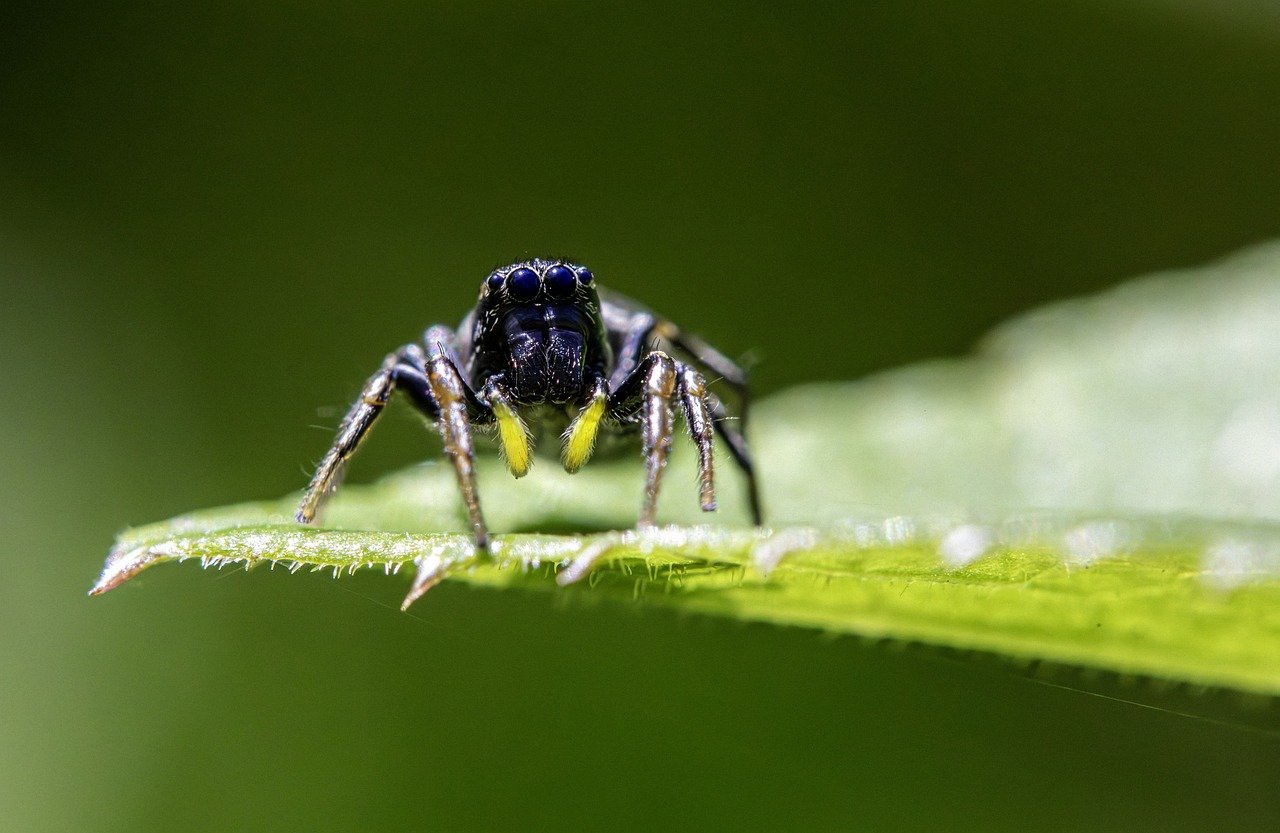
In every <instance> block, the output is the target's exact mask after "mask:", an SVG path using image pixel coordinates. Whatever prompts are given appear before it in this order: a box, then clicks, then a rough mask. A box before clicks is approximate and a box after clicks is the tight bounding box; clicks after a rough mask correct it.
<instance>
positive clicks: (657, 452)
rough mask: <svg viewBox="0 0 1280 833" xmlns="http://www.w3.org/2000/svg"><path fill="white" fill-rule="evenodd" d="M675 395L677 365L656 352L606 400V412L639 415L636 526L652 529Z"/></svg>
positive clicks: (618, 414)
mask: <svg viewBox="0 0 1280 833" xmlns="http://www.w3.org/2000/svg"><path fill="white" fill-rule="evenodd" d="M675 393H676V363H675V361H674V360H673V359H672V358H671V357H670V356H668V355H667V354H666V353H663V352H661V351H659V350H655V351H653V352H652V353H649V354H648V355H646V356H645V357H644V359H643V360H642V361H641V362H640V365H639V366H638V367H637V368H636V369H635V371H634V372H632V373H631V375H629V376H628V377H627V378H626V379H625V380H623V383H622V384H621V385H620V386H619V387H618V389H617V390H615V391H614V392H613V395H611V396H610V397H609V404H608V407H607V409H608V412H609V413H610V414H611V415H617V416H621V417H623V418H626V417H628V416H634V415H635V414H636V412H637V411H638V412H639V419H640V444H641V453H642V454H643V455H644V503H643V505H642V506H641V509H640V521H639V523H638V526H639V527H641V528H648V527H652V526H653V519H654V515H655V514H656V513H657V508H658V487H659V485H660V484H661V481H662V471H663V469H665V468H666V467H667V458H668V456H669V455H670V452H671V433H672V430H671V429H672V421H673V419H674V413H673V410H672V407H671V405H672V403H671V400H672V397H673V396H675Z"/></svg>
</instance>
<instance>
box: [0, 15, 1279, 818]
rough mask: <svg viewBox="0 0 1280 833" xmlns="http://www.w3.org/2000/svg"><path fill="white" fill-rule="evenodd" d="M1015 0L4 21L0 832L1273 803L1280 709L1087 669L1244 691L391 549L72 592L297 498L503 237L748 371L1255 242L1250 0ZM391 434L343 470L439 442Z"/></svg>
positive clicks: (805, 370) (503, 254)
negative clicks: (172, 530)
mask: <svg viewBox="0 0 1280 833" xmlns="http://www.w3.org/2000/svg"><path fill="white" fill-rule="evenodd" d="M1029 5H1030V4H1023V3H1014V2H1004V3H992V2H971V3H962V4H956V3H937V2H930V3H920V4H911V5H909V6H908V5H906V4H892V3H876V4H862V3H859V4H854V3H836V4H817V3H815V4H806V5H804V6H803V7H802V8H784V7H782V6H780V5H778V6H772V5H765V4H743V3H711V4H707V3H701V4H696V5H690V4H670V5H660V4H644V5H637V6H623V5H604V4H586V3H533V4H516V5H506V4H492V5H489V4H478V3H471V4H461V3H456V4H455V3H442V4H416V3H404V4H399V3H378V4H351V5H346V4H337V3H275V4H263V3H243V4H242V3H223V4H210V5H206V6H202V7H200V8H187V7H178V6H171V5H166V4H155V5H151V4H137V5H115V6H112V7H110V8H106V7H104V6H103V5H101V4H89V3H79V4H62V3H56V2H54V3H48V2H46V3H40V4H30V5H24V4H22V3H12V2H11V3H7V4H5V5H4V7H3V10H2V11H0V292H2V293H3V295H2V296H0V298H2V300H3V304H2V305H0V367H3V377H2V378H3V381H4V385H3V388H2V389H0V392H2V395H3V397H4V399H3V402H2V403H0V404H3V407H2V408H0V430H2V431H3V435H4V437H5V443H4V446H5V449H4V453H3V455H0V494H3V497H4V500H3V501H2V503H3V507H2V508H0V518H3V541H4V552H5V564H6V566H7V579H6V581H5V582H4V583H3V585H0V594H2V595H0V663H3V668H4V675H3V682H2V683H0V749H2V750H3V755H2V756H0V829H4V830H16V831H28V830H59V831H60V830H130V831H145V830H157V831H159V830H175V829H181V830H210V831H214V830H218V831H221V830H229V829H253V830H299V829H381V828H388V829H392V828H395V829H399V828H405V827H409V826H423V827H427V828H438V829H467V828H470V829H486V828H493V827H495V826H496V827H501V828H533V829H545V828H553V827H560V828H571V827H583V826H587V825H592V826H596V825H599V826H603V825H609V826H611V827H614V828H618V829H623V828H638V829H652V828H654V827H657V826H659V825H662V826H678V827H686V828H733V829H736V830H756V829H759V830H771V829H779V828H789V827H790V828H800V829H848V828H850V827H855V828H856V827H862V826H865V827H870V828H872V829H895V828H902V829H936V828H939V827H947V828H952V829H985V830H991V829H1010V830H1021V829H1027V828H1040V829H1071V830H1081V829H1107V828H1112V829H1152V830H1171V829H1205V828H1208V827H1210V826H1223V825H1229V826H1230V827H1231V828H1232V829H1275V828H1276V825H1277V824H1280V794H1278V793H1277V791H1276V789H1275V785H1276V783H1277V777H1278V776H1280V740H1277V739H1276V737H1274V736H1265V735H1261V734H1259V733H1257V732H1250V731H1244V730H1240V729H1238V728H1233V727H1231V726H1227V725H1223V724H1220V723H1215V722H1212V721H1209V720H1205V719H1198V718H1195V717H1186V716H1181V715H1178V714H1174V713H1171V712H1169V711H1159V710H1152V709H1144V708H1141V707H1138V706H1134V705H1130V704H1127V703H1123V702H1117V701H1115V700H1110V699H1106V698H1104V697H1096V696H1091V694H1090V693H1089V692H1095V693H1101V692H1109V693H1110V694H1117V695H1119V696H1121V697H1124V698H1127V699H1133V700H1138V701H1142V702H1153V701H1159V702H1161V703H1165V704H1169V703H1172V704H1173V707H1175V708H1177V709H1179V710H1181V711H1188V712H1193V713H1202V712H1208V711H1211V710H1216V711H1214V713H1216V714H1220V713H1221V712H1222V710H1223V709H1225V710H1226V712H1227V716H1228V718H1229V722H1231V723H1246V724H1250V723H1252V724H1257V723H1259V722H1266V721H1265V720H1263V719H1260V718H1259V715H1264V716H1265V715H1267V714H1271V715H1274V712H1275V710H1276V706H1275V704H1274V703H1257V702H1255V703H1252V704H1251V705H1249V704H1243V703H1238V702H1236V701H1235V700H1234V699H1232V698H1225V700H1224V698H1221V697H1205V696H1201V695H1197V694H1195V693H1194V692H1185V691H1176V692H1172V693H1170V692H1163V693H1161V692H1156V691H1154V690H1153V689H1152V688H1151V687H1150V686H1149V685H1146V684H1142V683H1123V682H1116V681H1109V680H1105V679H1102V680H1099V679H1093V678H1083V677H1080V676H1078V675H1074V674H1071V673H1068V672H1061V671H1059V672H1057V673H1056V674H1055V675H1054V676H1053V678H1052V681H1054V682H1056V683H1061V684H1064V685H1066V686H1067V688H1055V687H1051V686H1047V685H1043V684H1040V681H1039V680H1038V678H1033V677H1029V676H1028V675H1027V674H1025V673H1024V670H1023V669H1015V668H1010V667H1006V666H1003V665H999V664H996V663H991V662H988V661H976V662H975V661H972V660H970V659H966V658H955V657H950V656H944V655H939V654H936V653H932V652H927V651H919V650H912V651H905V652H903V651H896V650H892V649H890V648H886V647H885V646H876V645H865V644H861V643H859V642H857V641H854V640H847V639H846V640H837V641H831V640H825V639H823V638H821V637H820V636H818V635H815V634H813V633H809V632H803V631H786V630H779V629H773V628H768V627H756V626H751V627H742V626H738V625H733V624H729V623H724V622H717V621H705V620H698V619H684V618H679V617H675V616H672V615H669V614H665V613H659V612H644V611H637V610H631V609H627V608H625V607H621V606H614V605H605V606H590V607H583V606H577V605H575V606H571V607H568V608H567V609H566V608H565V607H564V605H561V604H557V601H556V598H555V597H553V596H548V595H528V596H526V595H522V594H517V593H510V594H494V593H488V592H481V591H473V590H467V589H464V588H460V587H456V586H444V587H441V588H439V589H437V590H435V591H432V594H431V595H430V597H428V599H427V600H426V601H425V602H424V603H421V604H420V605H419V606H418V607H416V608H415V609H414V610H413V612H412V614H411V615H404V614H401V613H399V612H398V611H397V610H395V607H396V604H397V603H398V600H399V598H400V596H401V594H402V592H403V591H404V589H405V586H406V582H405V579H404V578H402V577H401V578H394V579H387V578H383V577H375V576H357V577H355V578H353V579H344V580H342V581H340V582H335V581H334V580H332V579H330V578H327V577H323V578H322V577H318V576H303V575H298V576H293V577H289V576H287V575H284V574H281V573H279V572H277V573H274V574H273V573H269V572H265V571H263V572H258V573H255V574H253V575H252V576H245V575H244V574H243V573H232V572H226V573H222V574H204V573H201V572H200V571H199V570H196V569H193V568H191V567H187V568H185V569H179V568H170V569H163V570H157V571H155V572H154V573H152V574H148V575H147V576H145V577H144V578H142V579H140V580H138V581H136V582H134V583H133V584H131V585H130V586H128V587H127V588H125V589H123V590H120V591H117V592H115V593H113V594H111V595H110V596H108V597H106V598H103V599H93V600H90V599H87V598H85V597H84V591H85V590H86V589H87V587H88V585H89V583H90V581H91V580H92V579H93V578H94V577H95V576H96V574H97V570H98V568H99V566H100V564H101V559H102V557H103V556H104V555H105V552H106V549H107V546H108V545H109V543H110V541H111V538H112V535H113V534H114V532H115V531H117V530H118V529H119V528H121V527H123V526H125V525H128V524H131V523H139V522H145V521H151V520H156V519H160V518H164V517H168V516H170V515H174V514H177V513H180V512H182V511H184V510H188V509H191V508H195V507H201V506H207V505H215V504H219V503H227V502H234V501H238V500H243V499H249V498H258V497H273V496H276V495H278V494H282V493H284V492H287V491H290V490H294V489H297V488H299V487H301V485H302V484H303V483H304V481H305V478H306V476H307V473H308V472H309V468H310V465H311V463H312V461H313V460H315V459H316V458H317V457H318V456H319V455H320V453H321V452H322V451H323V449H324V447H325V446H326V444H327V442H328V441H329V436H330V431H331V429H332V427H333V426H334V425H335V424H336V422H337V420H338V419H339V417H340V415H341V410H342V409H343V408H344V407H345V405H346V404H347V402H348V401H349V399H350V398H351V397H352V396H353V395H354V394H355V392H356V391H357V390H358V388H359V385H360V383H361V382H362V381H363V379H364V378H365V376H366V375H367V374H368V373H369V372H370V371H371V370H372V369H373V368H374V367H375V366H376V364H377V363H378V361H379V360H380V358H381V357H382V356H383V355H384V354H385V353H386V352H387V351H388V350H389V349H391V348H393V347H395V346H397V345H399V344H401V343H404V342H405V341H408V340H410V339H412V338H414V337H415V336H416V335H417V333H418V332H420V330H421V329H422V328H423V327H424V326H425V325H426V324H429V323H434V322H437V321H446V322H450V323H452V322H454V321H456V320H457V319H458V318H460V317H461V315H462V314H463V312H465V310H466V308H467V306H468V304H469V303H470V302H471V301H472V300H473V298H474V295H475V291H476V288H477V286H478V282H479V281H480V279H481V278H482V277H483V275H484V274H485V272H486V270H487V269H489V268H490V267H492V266H493V265H495V264H497V263H498V262H501V261H505V260H509V259H513V258H515V257H520V256H524V255H526V254H532V253H542V252H549V253H566V254H570V255H573V256H575V257H577V258H580V259H582V260H584V261H585V262H587V263H589V264H590V265H591V266H592V267H593V268H594V269H595V271H596V273H597V275H598V276H599V277H600V278H601V280H602V281H603V282H605V283H606V284H608V285H610V286H612V287H614V288H617V289H619V290H622V291H624V292H627V293H628V294H632V295H635V296H637V297H640V298H642V299H644V300H645V301H647V302H649V303H650V304H651V305H653V306H655V307H657V308H659V309H661V310H663V311H665V312H666V313H668V314H669V315H671V316H672V317H674V318H676V319H677V320H679V321H681V322H683V323H685V324H686V325H688V326H690V327H691V328H693V329H695V330H698V331H700V332H701V333H702V334H703V335H705V336H706V337H707V338H708V339H709V340H711V341H712V342H713V343H716V344H718V345H720V346H721V347H723V348H724V349H725V350H726V351H727V352H729V353H730V354H738V355H740V354H744V353H747V352H752V353H753V354H755V355H756V356H758V358H759V359H760V364H759V365H758V367H757V370H756V376H755V377H756V379H757V382H758V384H757V387H758V388H759V390H760V391H761V392H765V393H767V392H769V391H773V390H777V389H779V388H781V387H783V386H786V385H788V384H792V383H795V382H799V381H808V380H816V379H836V378H850V377H855V376H858V375H860V374H864V373H867V372H870V371H875V370H877V369H881V368H886V367H890V366H893V365H897V364H901V363H905V362H910V361H913V360H917V359H922V358H928V357H936V356H947V355H958V354H961V353H963V352H964V351H965V350H966V349H967V348H968V347H969V346H970V345H971V344H972V343H973V342H974V341H975V339H976V338H978V337H979V336H980V335H981V334H982V333H983V332H984V331H985V330H986V329H987V328H988V327H989V326H991V325H992V324H993V323H995V322H997V321H999V320H1001V319H1002V318H1005V317H1007V316H1008V315H1010V314H1012V313H1014V312H1016V311H1018V310H1021V309H1025V308H1027V307H1029V306H1034V305H1036V304H1039V303H1042V302H1044V301H1047V300H1050V299H1053V298H1057V297H1061V296H1065V295H1070V294H1075V293H1079V292H1082V291H1088V290H1091V289H1095V288H1099V287H1102V286H1105V285H1108V284H1110V283H1113V282H1115V281H1117V280H1119V279H1122V278H1124V277H1128V276H1131V275H1134V274H1138V273H1142V272H1146V271H1151V270H1154V269H1158V268H1163V267H1171V266H1179V265H1187V264H1194V263H1196V262H1199V261H1202V260H1205V259H1209V258H1213V257H1216V256H1218V255H1220V254H1223V253H1226V252H1228V251H1230V250H1232V249H1234V248H1237V247H1239V246H1241V245H1244V244H1247V243H1249V242H1252V241H1255V240H1258V239H1262V238H1266V237H1270V236H1274V235H1276V234H1280V199H1278V198H1277V195H1278V194H1280V154H1277V152H1276V151H1277V148H1280V114H1278V112H1277V102H1280V14H1277V13H1276V12H1275V11H1274V10H1272V9H1271V8H1270V7H1269V6H1268V5H1267V4H1262V3H1249V2H1244V1H1243V0H1241V2H1236V3H1226V4H1214V5H1211V4H1209V3H1207V2H1205V3H1202V4H1198V3H1194V2H1179V0H1168V2H1161V0H1147V1H1146V2H1136V1H1135V2H1120V3H1115V2H1111V3H1088V2H1071V3H1065V4H1054V5H1050V4H1044V5H1042V6H1040V5H1038V6H1037V7H1035V8H1030V7H1029ZM386 422H387V424H386V425H384V426H383V427H382V428H380V429H379V431H378V436H377V437H376V439H375V441H374V442H372V443H371V444H370V445H369V446H368V447H367V450H366V451H364V452H363V453H362V455H361V458H360V460H359V463H358V464H357V465H356V466H355V467H354V471H353V472H352V479H353V480H364V479H371V478H373V477H375V476H377V474H378V473H380V472H383V471H386V470H389V469H391V468H394V467H397V466H400V465H404V464H406V463H410V462H413V461H415V460H419V459H424V458H427V457H429V456H431V455H432V454H434V448H433V443H432V441H431V440H430V438H426V439H424V432H423V431H422V430H421V427H420V426H419V424H418V423H417V421H416V419H415V418H414V417H412V416H410V415H409V414H408V413H407V409H405V410H404V411H397V413H396V415H393V416H392V417H390V418H389V419H388V420H387V421H386ZM766 477H767V473H766ZM532 497H533V496H531V499H532ZM1073 689H1084V691H1083V692H1082V691H1077V690H1073ZM1224 702H1225V704H1226V705H1225V706H1224V705H1223V703H1224ZM1211 706H1212V709H1211Z"/></svg>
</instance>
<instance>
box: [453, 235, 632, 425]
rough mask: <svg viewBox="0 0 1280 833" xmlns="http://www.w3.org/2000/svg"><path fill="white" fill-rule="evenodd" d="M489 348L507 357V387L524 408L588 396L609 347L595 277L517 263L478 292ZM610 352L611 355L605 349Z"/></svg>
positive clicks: (579, 269) (540, 263)
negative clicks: (593, 371)
mask: <svg viewBox="0 0 1280 833" xmlns="http://www.w3.org/2000/svg"><path fill="white" fill-rule="evenodd" d="M478 309H479V312H480V315H479V316H478V317H477V326H479V327H483V328H484V329H485V331H486V333H485V334H486V335H488V336H489V339H481V338H477V339H476V343H477V344H479V343H481V342H482V341H488V343H490V344H492V345H493V347H494V349H497V350H500V351H502V353H503V354H504V355H503V361H502V362H501V364H502V365H503V367H504V369H505V375H506V379H507V385H508V387H509V388H510V393H511V395H512V396H513V397H514V398H515V399H516V400H517V401H518V402H520V403H522V404H534V403H541V402H552V403H556V404H564V403H567V402H575V401H578V400H580V399H582V397H583V395H584V394H583V391H584V387H585V386H586V384H587V383H588V382H590V381H592V380H591V379H589V378H588V375H589V374H588V373H587V371H588V370H589V369H596V370H598V369H599V368H598V365H600V364H601V360H600V352H601V345H603V344H605V342H604V328H603V325H602V324H601V321H600V297H599V295H597V294H596V288H595V277H594V276H593V275H592V274H591V270H590V269H587V268H586V267H585V266H581V265H579V264H576V263H570V262H568V261H564V260H543V259H541V258H535V259H533V260H526V261H520V262H518V263H512V264H511V265H509V266H504V267H502V268H501V269H495V270H494V271H493V272H492V273H491V274H490V275H489V276H488V277H487V278H485V281H484V285H483V286H482V287H481V289H480V304H479V308H478ZM604 349H607V348H604Z"/></svg>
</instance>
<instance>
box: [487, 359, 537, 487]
mask: <svg viewBox="0 0 1280 833" xmlns="http://www.w3.org/2000/svg"><path fill="white" fill-rule="evenodd" d="M500 379H501V376H495V377H493V378H490V379H489V381H488V382H486V383H485V386H484V390H483V391H481V393H480V398H481V399H482V400H484V402H485V404H487V405H488V406H489V408H490V410H492V411H493V415H494V417H495V418H496V419H497V421H498V442H499V444H500V446H501V448H502V459H503V460H505V461H506V463H507V470H508V471H510V472H511V475H512V477H524V476H525V475H526V474H528V473H529V466H530V465H531V464H532V462H533V448H532V442H531V440H530V437H529V427H528V426H527V425H525V423H524V420H523V419H521V418H520V414H519V412H518V411H516V407H515V404H514V403H513V402H512V401H511V399H510V397H508V396H507V394H506V393H505V392H504V391H503V389H502V385H501V384H500Z"/></svg>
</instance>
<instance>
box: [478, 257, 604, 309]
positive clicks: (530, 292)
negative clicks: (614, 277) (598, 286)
mask: <svg viewBox="0 0 1280 833" xmlns="http://www.w3.org/2000/svg"><path fill="white" fill-rule="evenodd" d="M594 281H595V275H592V274H591V270H590V269H588V268H586V267H585V266H579V267H577V268H576V269H575V268H571V267H569V266H566V265H564V264H563V263H557V264H554V265H553V266H548V267H547V269H546V270H545V271H544V272H543V273H542V274H541V275H539V274H538V273H537V272H535V271H534V270H532V269H530V268H529V267H528V266H521V267H519V268H517V269H512V270H511V271H510V272H508V273H506V274H505V275H504V274H502V273H501V272H494V273H493V274H492V275H490V276H489V277H488V278H486V279H485V282H484V283H485V288H486V290H487V292H488V294H493V293H495V292H504V293H506V296H507V297H508V298H510V299H511V300H513V301H520V302H522V303H527V302H529V301H533V300H536V299H537V297H538V296H539V295H542V294H543V293H545V294H546V296H547V297H548V298H553V299H556V300H560V301H563V300H567V299H569V298H572V297H573V293H574V292H576V291H577V289H578V287H580V286H581V287H588V286H591V284H592V283H593V282H594Z"/></svg>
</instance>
